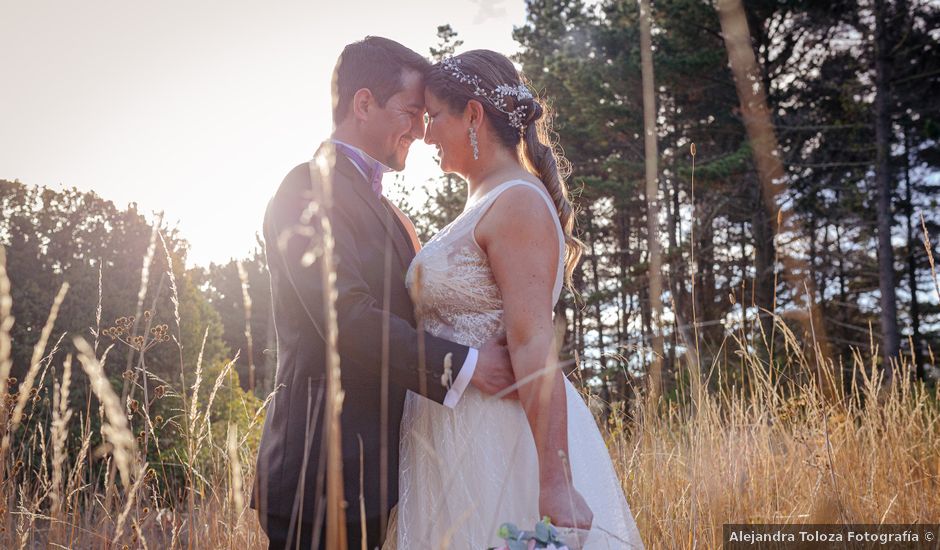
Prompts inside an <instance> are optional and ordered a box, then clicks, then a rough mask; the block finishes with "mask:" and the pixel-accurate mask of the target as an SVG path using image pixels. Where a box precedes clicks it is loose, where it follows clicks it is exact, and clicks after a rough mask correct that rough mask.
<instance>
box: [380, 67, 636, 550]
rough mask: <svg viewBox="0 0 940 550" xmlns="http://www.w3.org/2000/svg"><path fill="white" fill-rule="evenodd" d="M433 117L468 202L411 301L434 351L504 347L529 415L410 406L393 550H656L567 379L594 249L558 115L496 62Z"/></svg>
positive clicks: (428, 93)
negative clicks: (562, 320) (506, 529)
mask: <svg viewBox="0 0 940 550" xmlns="http://www.w3.org/2000/svg"><path fill="white" fill-rule="evenodd" d="M425 104H426V108H427V112H428V117H429V119H428V126H427V134H426V137H425V141H426V142H427V143H429V144H432V145H435V146H437V149H438V152H439V154H440V163H441V168H442V169H443V170H444V172H448V173H456V174H459V175H460V176H462V177H463V178H465V179H466V180H467V183H468V186H469V192H468V198H467V204H466V207H465V209H464V211H463V213H462V214H460V216H458V217H457V218H456V219H455V220H454V221H453V222H452V223H451V224H449V225H448V226H447V227H445V228H444V229H443V230H442V231H441V232H440V233H439V234H437V235H436V236H435V237H434V238H433V239H431V240H430V242H428V243H427V245H426V246H425V247H424V248H423V249H422V250H421V251H420V252H419V253H418V255H417V256H416V257H415V259H414V261H413V262H412V264H411V267H410V268H409V271H408V276H407V282H408V286H409V291H410V292H411V294H412V296H413V299H414V302H415V307H416V310H417V313H418V317H419V319H420V321H419V322H421V323H423V328H424V329H425V330H427V331H428V332H430V333H431V334H433V335H435V336H439V337H442V338H447V339H450V340H452V341H455V342H459V343H461V344H464V345H468V346H480V345H482V343H483V342H485V341H486V340H487V339H489V338H491V337H493V336H497V335H500V334H505V336H506V338H507V342H508V348H509V352H510V357H511V359H512V365H513V370H514V373H515V376H516V380H517V384H516V390H517V393H518V400H515V399H494V398H492V397H488V396H486V395H485V394H484V393H482V392H480V391H478V390H477V389H476V388H474V387H473V386H471V387H469V388H467V390H466V392H465V393H464V395H463V397H462V398H461V400H460V401H459V403H458V404H457V406H456V408H454V409H448V408H445V407H443V406H441V405H439V404H437V403H434V402H431V401H429V400H425V399H421V398H420V397H418V396H417V395H416V394H409V395H408V397H407V399H406V402H405V412H404V417H403V419H402V431H401V433H402V436H401V437H402V439H401V449H400V460H401V463H400V470H399V502H398V508H397V520H396V521H392V522H391V525H390V531H389V533H388V536H387V543H386V547H387V548H395V547H397V548H400V549H403V550H404V549H412V548H440V547H449V548H456V549H474V550H476V549H483V548H487V547H490V546H496V545H500V544H501V543H502V540H501V539H500V537H499V536H498V535H497V532H498V529H499V526H500V525H501V524H502V523H504V522H511V523H514V524H516V525H517V526H519V527H520V528H522V529H531V528H532V527H533V526H534V525H535V523H536V522H537V521H538V520H539V519H540V518H541V517H542V516H549V517H550V518H551V520H552V522H553V524H555V525H556V526H560V527H566V528H573V529H570V530H567V531H566V532H568V533H570V534H575V535H577V540H578V541H579V544H580V543H583V544H584V548H588V549H592V550H593V549H606V548H618V549H620V548H642V541H641V540H640V536H639V532H638V531H637V528H636V524H635V522H634V520H633V517H632V515H631V513H630V508H629V507H628V505H627V502H626V499H625V498H624V495H623V491H622V489H621V487H620V481H619V479H618V477H617V475H616V472H615V471H614V468H613V465H612V464H611V460H610V457H609V455H608V452H607V448H606V446H605V444H604V441H603V439H602V437H601V434H600V431H599V430H598V428H597V425H596V423H595V420H594V418H593V416H592V415H591V413H590V411H589V410H588V408H587V406H586V405H585V403H584V401H583V400H582V398H581V396H580V395H579V394H578V393H577V391H576V390H575V389H574V387H573V386H572V384H571V383H570V382H569V381H568V380H566V379H565V378H564V376H563V374H562V372H561V370H560V369H559V368H558V367H557V364H556V357H555V344H554V330H553V322H552V312H553V308H554V306H555V303H556V302H557V300H558V297H559V295H560V293H561V289H562V285H563V284H564V283H565V282H570V277H571V273H572V270H573V269H574V267H575V265H576V263H577V261H578V258H579V256H580V254H581V244H580V242H579V241H577V240H576V239H575V238H574V237H573V235H572V230H573V225H574V212H573V210H572V206H571V203H570V200H569V198H568V193H567V188H566V186H565V182H564V179H563V176H562V174H561V173H560V170H559V160H560V158H559V157H558V156H557V155H556V154H555V152H554V151H553V150H552V148H551V147H549V146H548V145H546V143H545V141H546V140H545V137H546V133H547V124H546V117H545V107H544V106H543V105H542V104H541V103H540V102H539V101H538V100H537V99H536V98H535V97H533V95H532V93H531V92H530V91H529V89H528V88H527V87H526V86H525V85H524V84H523V83H522V81H521V78H520V75H519V73H518V72H517V71H516V69H515V68H514V67H513V65H512V63H511V62H510V61H509V60H508V59H507V58H506V57H505V56H503V55H500V54H498V53H496V52H492V51H488V50H474V51H469V52H466V53H463V54H460V55H458V56H456V57H452V58H449V59H446V60H444V61H443V62H441V63H438V64H437V65H435V66H434V67H433V68H432V70H431V72H430V73H429V74H428V76H427V77H426V90H425ZM585 537H586V538H585Z"/></svg>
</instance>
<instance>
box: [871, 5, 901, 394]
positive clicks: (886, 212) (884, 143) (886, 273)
mask: <svg viewBox="0 0 940 550" xmlns="http://www.w3.org/2000/svg"><path fill="white" fill-rule="evenodd" d="M886 19H887V12H886V9H885V3H884V0H875V150H876V151H877V153H876V161H875V182H876V186H877V188H878V203H877V205H878V206H877V213H878V279H879V285H878V286H879V288H880V289H881V333H882V342H881V346H882V348H881V349H882V356H883V358H884V367H883V368H884V369H885V381H886V382H888V383H890V382H891V377H892V372H891V360H892V359H895V358H897V355H898V350H899V349H900V335H899V333H898V312H897V307H898V306H897V296H896V295H895V290H894V249H893V247H892V246H891V226H892V225H894V223H893V222H894V220H893V217H892V215H891V190H892V189H891V174H890V173H889V169H890V165H889V162H890V158H889V157H890V150H889V147H890V140H891V113H890V111H889V106H888V94H889V90H888V79H889V77H888V74H887V72H888V70H889V67H888V64H889V60H888V56H889V52H888V39H887V36H886V28H885V27H886V23H887V21H886Z"/></svg>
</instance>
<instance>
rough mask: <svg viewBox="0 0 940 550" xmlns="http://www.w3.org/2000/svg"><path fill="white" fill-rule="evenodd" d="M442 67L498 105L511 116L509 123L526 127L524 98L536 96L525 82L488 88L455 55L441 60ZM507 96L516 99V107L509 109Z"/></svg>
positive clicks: (500, 109)
mask: <svg viewBox="0 0 940 550" xmlns="http://www.w3.org/2000/svg"><path fill="white" fill-rule="evenodd" d="M441 67H442V68H443V69H444V70H445V71H447V72H448V73H450V74H451V76H453V77H454V78H456V79H457V81H458V82H460V83H462V84H469V85H470V86H471V87H472V88H473V93H474V94H475V95H478V96H480V97H482V98H484V99H486V100H487V101H489V102H490V104H492V105H493V107H496V108H497V109H498V110H499V111H500V112H502V113H506V115H507V116H509V125H510V126H512V127H514V128H518V129H519V130H520V131H521V130H523V129H524V128H525V117H526V111H528V106H527V105H523V104H522V103H521V101H522V100H523V99H532V98H534V96H533V95H532V92H531V91H529V88H528V87H527V86H526V85H525V84H518V85H516V86H510V85H509V84H500V85H499V86H497V87H496V88H495V89H493V90H487V89H485V88H483V86H481V85H480V84H481V80H480V77H479V76H477V75H473V74H467V73H466V72H464V71H463V70H462V69H461V68H460V60H459V59H455V58H453V57H448V58H445V59H444V60H442V61H441ZM506 97H514V98H515V99H516V107H515V108H514V109H512V110H509V107H508V106H507V105H506Z"/></svg>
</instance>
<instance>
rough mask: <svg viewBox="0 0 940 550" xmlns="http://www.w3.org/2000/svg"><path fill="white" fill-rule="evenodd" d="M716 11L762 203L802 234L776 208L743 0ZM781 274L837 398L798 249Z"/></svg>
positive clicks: (780, 228) (819, 373)
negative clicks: (803, 311)
mask: <svg viewBox="0 0 940 550" xmlns="http://www.w3.org/2000/svg"><path fill="white" fill-rule="evenodd" d="M717 8H718V16H719V21H720V24H721V35H722V38H723V39H724V42H725V47H726V49H727V50H728V61H729V65H730V67H731V72H732V73H733V74H734V85H735V89H736V91H737V94H738V99H739V101H740V103H741V115H742V118H743V119H744V127H745V129H746V130H747V137H748V142H749V143H750V145H751V152H752V153H751V155H752V158H753V161H754V166H755V167H756V168H757V177H758V182H759V183H760V186H761V197H762V198H763V200H764V208H765V209H766V210H767V213H768V215H769V216H770V218H771V219H772V220H775V221H777V220H778V218H777V216H778V215H779V216H780V217H779V224H775V225H777V226H776V227H775V228H774V229H775V231H776V232H785V233H789V234H792V235H795V236H799V235H800V234H802V231H801V229H800V227H799V222H798V220H797V219H796V218H795V217H794V216H793V215H792V213H791V212H790V211H788V210H783V209H780V210H778V209H779V208H780V207H779V204H778V198H779V197H780V196H781V195H782V194H783V193H784V191H785V190H786V186H785V183H784V178H785V176H786V172H785V171H784V168H783V162H782V160H781V157H780V148H779V146H778V144H777V136H776V134H775V132H774V127H773V122H772V120H771V112H770V109H769V107H768V106H767V95H766V90H765V89H764V86H763V85H762V81H761V72H760V68H759V67H758V64H757V58H756V57H755V55H754V49H753V47H752V45H751V34H750V31H749V30H748V25H747V19H746V17H745V13H744V6H743V4H742V2H741V0H718V2H717ZM782 259H783V262H784V269H783V275H784V278H785V279H786V281H787V283H788V284H789V285H790V287H791V289H792V290H793V292H794V298H795V300H796V301H797V303H798V301H799V298H800V297H802V298H803V301H804V303H805V307H806V311H807V314H808V315H807V316H806V323H805V325H804V326H805V332H806V334H808V335H811V337H812V339H813V341H814V344H815V345H816V346H818V347H817V349H818V350H819V353H818V354H814V359H815V367H816V373H815V374H816V377H817V380H818V382H819V385H820V387H821V388H822V393H823V396H824V397H825V398H826V399H830V400H833V399H836V398H837V397H838V392H837V387H838V385H839V383H840V382H839V380H838V379H837V376H838V373H837V372H835V371H833V370H832V366H833V365H832V362H831V360H830V357H831V353H830V351H829V341H828V338H827V337H826V332H825V326H824V325H823V322H822V316H821V315H820V313H819V308H818V307H816V303H815V292H816V290H815V288H813V285H812V281H811V280H806V279H805V278H804V277H803V276H802V274H805V273H807V268H806V265H805V262H803V261H802V259H801V258H799V256H797V255H796V254H791V255H785V256H784V257H783V258H782Z"/></svg>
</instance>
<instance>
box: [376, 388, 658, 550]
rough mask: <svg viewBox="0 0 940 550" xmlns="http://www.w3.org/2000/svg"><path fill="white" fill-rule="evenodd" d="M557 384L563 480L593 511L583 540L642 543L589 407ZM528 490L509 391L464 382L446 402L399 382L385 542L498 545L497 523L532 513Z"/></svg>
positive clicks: (523, 431)
mask: <svg viewBox="0 0 940 550" xmlns="http://www.w3.org/2000/svg"><path fill="white" fill-rule="evenodd" d="M565 386H566V391H567V402H568V403H567V406H568V451H569V455H570V456H569V460H570V461H571V472H572V477H573V482H574V486H575V487H576V488H577V489H578V491H579V492H580V493H581V494H582V495H583V496H584V498H585V499H586V500H587V503H588V505H589V506H590V508H591V511H592V512H593V513H594V524H593V526H592V528H591V532H590V534H589V536H588V538H587V543H586V545H585V547H584V548H586V549H588V550H606V549H618V550H619V549H627V548H642V547H643V544H642V541H641V540H640V534H639V532H638V530H637V528H636V523H635V521H634V519H633V516H632V514H631V513H630V508H629V506H628V505H627V502H626V499H625V498H624V495H623V490H622V489H621V486H620V480H619V479H618V477H617V474H616V472H615V471H614V468H613V464H612V463H611V460H610V456H609V454H608V451H607V447H606V445H605V444H604V440H603V438H602V437H601V433H600V431H599V430H598V428H597V424H596V423H595V420H594V416H593V415H592V414H591V412H590V410H589V409H588V407H587V405H586V404H585V402H584V400H583V399H582V397H581V396H580V395H579V394H578V392H577V390H575V388H574V386H572V385H571V383H570V382H568V381H567V380H566V381H565ZM538 497H539V483H538V455H537V453H536V450H535V443H534V440H533V438H532V433H531V431H530V429H529V424H528V421H527V420H526V416H525V412H524V411H523V409H522V406H521V404H520V403H519V402H518V401H510V400H494V399H492V398H489V397H487V396H484V395H483V394H482V393H481V392H479V391H478V390H477V389H476V388H474V387H473V386H470V387H468V388H467V390H466V392H465V393H464V395H463V396H462V397H461V399H460V402H459V403H458V404H457V406H456V407H455V408H454V409H448V408H446V407H444V406H442V405H439V404H437V403H435V402H432V401H430V400H427V399H424V398H422V397H420V396H418V395H417V394H414V393H410V392H409V394H408V396H407V399H406V401H405V411H404V417H403V419H402V435H401V450H400V470H399V502H398V506H397V509H396V513H395V514H394V516H397V518H394V520H393V521H391V522H390V526H389V533H388V537H387V538H388V540H387V541H386V547H385V548H386V549H395V548H397V549H401V550H405V549H412V548H421V549H425V548H445V547H446V548H452V549H459V550H463V549H473V550H477V549H485V548H488V547H493V546H501V545H502V544H503V542H504V541H503V540H502V539H501V538H499V536H498V535H497V531H498V530H499V526H500V525H501V524H503V523H506V522H510V523H514V524H516V526H518V527H519V528H520V529H532V528H533V527H534V525H535V523H536V522H537V521H539V519H540V518H539V513H538V512H539V510H538Z"/></svg>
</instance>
